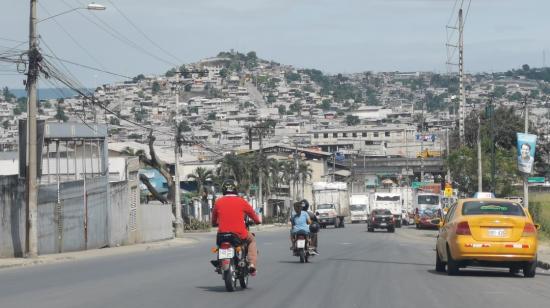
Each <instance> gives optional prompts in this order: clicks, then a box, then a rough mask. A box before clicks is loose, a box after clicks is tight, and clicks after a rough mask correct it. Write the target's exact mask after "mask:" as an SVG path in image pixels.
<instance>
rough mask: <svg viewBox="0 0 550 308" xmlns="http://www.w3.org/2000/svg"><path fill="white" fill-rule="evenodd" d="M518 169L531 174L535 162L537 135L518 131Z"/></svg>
mask: <svg viewBox="0 0 550 308" xmlns="http://www.w3.org/2000/svg"><path fill="white" fill-rule="evenodd" d="M517 139H518V141H517V148H518V170H519V171H520V172H523V173H526V174H530V173H531V172H532V171H533V164H534V162H535V148H536V145H537V135H532V134H523V133H517Z"/></svg>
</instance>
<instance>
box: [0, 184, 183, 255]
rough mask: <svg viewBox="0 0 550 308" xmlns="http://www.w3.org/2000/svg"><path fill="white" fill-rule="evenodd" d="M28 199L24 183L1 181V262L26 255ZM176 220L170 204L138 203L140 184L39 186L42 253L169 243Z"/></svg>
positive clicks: (40, 249)
mask: <svg viewBox="0 0 550 308" xmlns="http://www.w3.org/2000/svg"><path fill="white" fill-rule="evenodd" d="M85 192H86V193H85ZM24 197H25V183H24V181H21V180H19V179H18V177H17V176H5V177H1V176H0V257H22V256H23V252H24V251H25V219H26V218H25V215H26V209H25V200H24ZM109 204H110V206H109ZM172 221H173V215H172V210H171V205H163V204H160V203H158V204H157V203H149V204H143V205H140V204H139V189H137V180H136V179H133V180H132V181H121V182H114V183H110V184H107V177H96V178H94V179H87V180H86V181H85V182H84V180H78V181H71V182H64V183H60V184H59V187H58V185H57V184H49V185H41V186H40V188H39V192H38V253H39V254H52V253H59V252H68V251H78V250H86V249H94V248H101V247H107V246H118V245H126V244H133V243H142V242H150V241H158V240H163V239H169V238H172V237H173V230H172Z"/></svg>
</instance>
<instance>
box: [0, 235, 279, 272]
mask: <svg viewBox="0 0 550 308" xmlns="http://www.w3.org/2000/svg"><path fill="white" fill-rule="evenodd" d="M280 227H286V224H269V225H259V226H251V227H250V230H251V231H252V232H259V231H275V230H277V229H278V228H280ZM215 232H216V228H212V229H211V230H210V231H197V232H186V235H185V237H183V238H174V239H170V240H165V241H158V242H152V243H143V244H135V245H128V246H119V247H108V248H102V249H91V250H83V251H74V252H65V253H58V254H49V255H40V256H38V258H36V259H26V258H0V270H1V269H4V268H11V267H23V266H32V265H41V264H54V263H61V262H67V261H76V260H86V259H92V258H96V257H101V256H116V255H123V254H129V253H133V252H141V251H147V250H154V249H163V248H170V247H178V246H184V245H191V244H195V243H198V242H199V240H198V239H195V238H193V237H192V236H193V234H201V233H202V234H207V233H215Z"/></svg>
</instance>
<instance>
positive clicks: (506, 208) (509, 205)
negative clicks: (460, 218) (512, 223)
mask: <svg viewBox="0 0 550 308" xmlns="http://www.w3.org/2000/svg"><path fill="white" fill-rule="evenodd" d="M462 215H505V216H525V212H524V211H523V208H522V207H521V205H519V204H517V203H513V202H495V201H470V202H464V205H463V206H462Z"/></svg>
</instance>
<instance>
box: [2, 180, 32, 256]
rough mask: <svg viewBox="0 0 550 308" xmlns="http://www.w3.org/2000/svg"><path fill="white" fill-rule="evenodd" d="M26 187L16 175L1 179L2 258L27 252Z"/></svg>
mask: <svg viewBox="0 0 550 308" xmlns="http://www.w3.org/2000/svg"><path fill="white" fill-rule="evenodd" d="M24 187H25V185H24V182H20V181H19V179H18V177H17V176H16V175H13V176H3V177H0V258H2V257H3V258H7V257H22V256H23V251H24V250H25V243H26V242H25V215H26V211H25V201H24V197H25V188H24Z"/></svg>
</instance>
